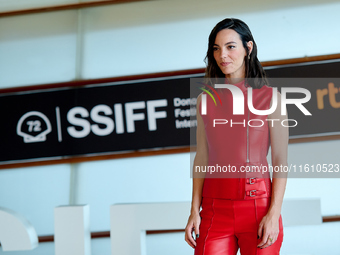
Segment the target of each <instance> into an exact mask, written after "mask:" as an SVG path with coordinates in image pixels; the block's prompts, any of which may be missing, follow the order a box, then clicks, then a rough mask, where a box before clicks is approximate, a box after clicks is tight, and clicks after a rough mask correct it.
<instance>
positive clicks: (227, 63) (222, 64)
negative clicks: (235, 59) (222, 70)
mask: <svg viewBox="0 0 340 255" xmlns="http://www.w3.org/2000/svg"><path fill="white" fill-rule="evenodd" d="M230 63H231V62H222V63H221V66H227V65H229V64H230Z"/></svg>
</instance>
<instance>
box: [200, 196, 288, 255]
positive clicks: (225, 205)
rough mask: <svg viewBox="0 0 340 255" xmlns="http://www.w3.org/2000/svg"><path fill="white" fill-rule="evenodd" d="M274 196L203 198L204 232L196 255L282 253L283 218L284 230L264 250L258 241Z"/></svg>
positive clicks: (202, 218)
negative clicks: (261, 224) (242, 198)
mask: <svg viewBox="0 0 340 255" xmlns="http://www.w3.org/2000/svg"><path fill="white" fill-rule="evenodd" d="M269 205H270V198H258V199H250V200H229V199H215V198H208V197H203V200H202V211H201V213H200V215H201V224H200V235H199V238H197V239H196V242H197V246H196V248H195V255H235V254H236V253H237V251H238V249H239V248H240V251H241V255H269V254H270V255H276V254H280V248H281V244H282V240H283V227H282V219H281V216H280V220H279V226H280V233H279V236H278V239H277V240H276V242H275V243H273V244H272V245H271V246H269V247H267V248H264V249H261V248H257V244H259V243H260V242H261V239H258V238H257V236H258V234H257V231H258V226H259V223H260V222H261V220H262V218H263V216H265V215H266V213H267V211H268V209H269Z"/></svg>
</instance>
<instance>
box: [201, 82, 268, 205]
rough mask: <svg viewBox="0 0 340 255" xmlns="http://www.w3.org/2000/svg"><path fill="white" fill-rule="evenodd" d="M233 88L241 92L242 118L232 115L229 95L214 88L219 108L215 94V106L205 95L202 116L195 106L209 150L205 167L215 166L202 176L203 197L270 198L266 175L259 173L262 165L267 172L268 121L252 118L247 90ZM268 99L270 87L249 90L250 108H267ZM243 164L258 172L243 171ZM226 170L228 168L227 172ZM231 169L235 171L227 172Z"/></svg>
mask: <svg viewBox="0 0 340 255" xmlns="http://www.w3.org/2000/svg"><path fill="white" fill-rule="evenodd" d="M235 86H236V87H238V88H239V89H241V90H242V92H243V95H244V114H243V115H233V96H232V93H231V91H230V90H229V89H226V88H220V89H216V91H217V93H218V95H219V96H220V98H221V101H222V105H221V104H220V102H219V100H218V99H217V96H216V95H214V97H215V99H216V102H217V105H215V103H214V101H213V99H212V98H211V97H210V96H209V95H206V101H207V114H206V115H202V112H201V110H202V109H201V104H200V107H199V109H200V114H201V116H202V119H203V122H204V126H205V131H206V138H207V143H208V148H209V163H208V165H209V166H213V167H215V172H214V173H211V171H210V172H207V173H206V176H205V180H204V185H203V197H212V198H222V199H254V198H263V197H270V196H271V180H270V176H269V173H268V171H267V172H264V173H263V172H262V171H261V170H262V169H264V167H265V166H266V167H267V169H268V162H267V154H268V149H269V146H270V137H269V128H268V124H269V125H271V122H268V121H266V119H267V117H268V116H267V115H255V114H253V113H252V112H250V111H249V109H248V100H247V94H248V90H247V88H246V86H245V84H244V82H240V83H238V84H235ZM204 94H205V93H204ZM213 94H214V93H213ZM271 97H272V88H271V87H268V86H263V87H262V88H260V89H253V106H254V108H255V109H257V110H266V109H269V107H270V101H271ZM201 103H202V100H201ZM214 119H215V121H216V119H220V120H219V121H218V122H219V123H226V121H227V123H226V124H215V127H214ZM215 123H216V122H215ZM248 123H249V124H248ZM247 126H248V131H247ZM247 133H248V135H247ZM247 137H248V139H247ZM247 140H248V142H247ZM247 150H248V152H247ZM247 154H248V157H247ZM247 158H248V160H247ZM247 165H248V166H249V165H255V166H257V167H258V168H257V169H258V170H260V171H256V172H249V171H248V172H245V171H244V170H245V168H244V167H245V166H247ZM218 166H220V167H221V168H220V169H219V168H218ZM223 166H225V168H224V171H222V167H223ZM226 167H229V170H227V168H226ZM212 169H213V168H210V170H212ZM232 169H233V170H236V172H232V171H230V170H232ZM218 170H219V171H218ZM241 170H243V172H241ZM250 178H253V179H250Z"/></svg>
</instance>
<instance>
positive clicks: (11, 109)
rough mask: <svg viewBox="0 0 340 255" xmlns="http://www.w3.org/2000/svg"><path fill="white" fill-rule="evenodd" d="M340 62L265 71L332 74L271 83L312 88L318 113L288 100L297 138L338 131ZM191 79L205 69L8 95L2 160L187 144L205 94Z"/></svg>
mask: <svg viewBox="0 0 340 255" xmlns="http://www.w3.org/2000/svg"><path fill="white" fill-rule="evenodd" d="M339 68H340V62H331V63H316V64H314V65H312V64H310V63H309V64H306V65H301V64H300V65H295V66H286V67H282V68H281V67H278V68H276V69H268V70H267V73H268V76H269V77H280V76H281V77H295V76H296V77H310V75H313V77H325V76H322V74H323V73H325V74H327V77H331V78H323V79H316V78H313V79H310V80H308V79H303V81H302V80H300V81H299V80H298V79H295V80H294V81H293V80H291V81H289V82H288V80H285V79H281V81H280V79H275V82H271V86H273V87H278V88H279V90H280V88H281V87H302V88H305V89H307V90H309V91H310V93H311V98H310V100H309V101H308V102H307V103H306V104H304V106H305V107H306V109H308V110H309V111H310V112H311V113H312V117H310V116H305V115H304V114H301V111H300V109H299V108H298V107H297V106H294V105H289V106H288V114H289V118H291V119H296V121H297V122H298V123H299V124H298V125H297V126H296V127H294V128H290V136H291V138H294V137H306V136H307V137H308V136H320V135H332V134H339V133H340V119H339V118H338V116H339V111H340V110H339V108H340V92H339V89H340V81H339V79H336V78H332V77H337V76H338V73H337V70H339ZM280 70H282V71H281V72H280ZM292 70H294V72H292ZM279 74H281V75H279ZM193 77H203V74H201V75H187V76H173V77H164V78H155V79H146V80H135V81H129V82H115V83H108V84H104V85H103V84H93V85H91V86H83V87H70V88H60V89H48V90H40V91H31V92H19V93H12V94H2V95H0V106H1V108H0V112H1V116H2V121H3V124H2V125H1V127H0V131H1V132H0V136H1V145H2V146H1V154H0V164H11V163H20V162H29V161H37V160H40V161H44V160H50V159H62V158H66V157H77V156H87V155H88V156H94V155H105V154H113V153H123V152H129V151H136V150H148V149H158V148H172V147H181V146H184V147H187V146H189V145H190V135H191V136H193V137H195V133H194V132H190V127H196V124H197V123H196V121H195V119H191V120H190V117H194V116H195V114H196V97H197V95H198V93H200V92H202V91H201V90H199V91H196V92H195V93H194V95H193V94H190V78H193ZM287 96H289V97H290V98H294V97H299V95H293V94H289V95H287Z"/></svg>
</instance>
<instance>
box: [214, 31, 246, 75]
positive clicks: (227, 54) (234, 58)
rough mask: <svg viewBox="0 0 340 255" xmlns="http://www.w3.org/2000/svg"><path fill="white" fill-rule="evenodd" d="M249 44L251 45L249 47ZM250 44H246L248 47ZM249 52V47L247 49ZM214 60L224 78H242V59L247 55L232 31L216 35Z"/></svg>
mask: <svg viewBox="0 0 340 255" xmlns="http://www.w3.org/2000/svg"><path fill="white" fill-rule="evenodd" d="M250 44H251V45H250ZM249 46H252V42H251V41H250V42H248V47H249ZM249 49H250V51H249V52H251V47H250V48H249ZM213 52H214V58H215V60H216V63H217V65H218V66H219V67H220V69H221V71H222V72H223V73H224V74H225V77H226V78H244V77H245V64H244V57H245V56H246V55H247V52H246V50H245V49H244V47H243V44H242V41H241V38H240V36H239V34H238V33H237V32H236V31H235V30H232V29H223V30H221V31H220V32H218V33H217V35H216V39H215V44H214V46H213Z"/></svg>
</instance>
